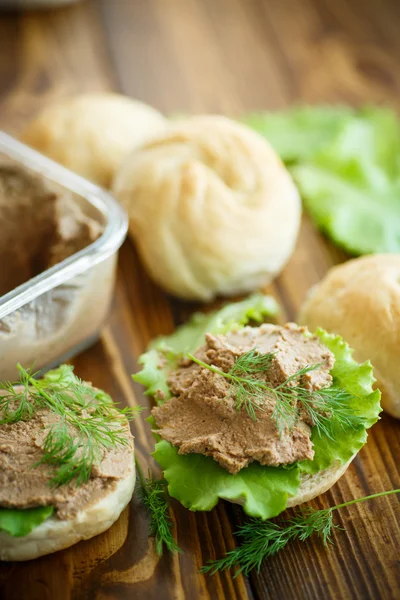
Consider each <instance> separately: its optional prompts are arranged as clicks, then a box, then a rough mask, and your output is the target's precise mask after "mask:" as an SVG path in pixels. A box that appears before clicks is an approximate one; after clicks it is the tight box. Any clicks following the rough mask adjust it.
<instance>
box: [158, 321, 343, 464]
mask: <svg viewBox="0 0 400 600" xmlns="http://www.w3.org/2000/svg"><path fill="white" fill-rule="evenodd" d="M306 332H307V329H306V328H305V327H298V326H297V325H294V324H291V323H289V324H287V325H285V326H283V327H281V326H278V325H272V324H265V325H262V326H261V327H258V328H252V327H245V328H243V329H241V330H239V331H237V332H232V333H229V334H227V335H225V336H224V335H212V334H211V333H208V334H206V338H205V339H206V343H205V345H204V346H202V347H201V348H200V349H199V350H198V351H197V352H196V353H195V356H196V357H197V358H199V359H201V360H202V361H203V362H206V363H207V364H210V365H211V364H212V365H214V366H216V367H218V368H219V369H221V370H222V371H224V372H228V371H229V370H230V369H231V367H232V366H233V364H234V362H235V360H236V359H237V357H239V356H241V355H243V354H244V353H245V352H247V351H249V350H251V349H252V348H256V349H257V351H258V352H259V353H261V354H267V353H274V359H273V361H272V366H271V368H270V369H269V370H268V371H267V372H266V373H263V374H262V376H261V378H262V379H263V380H265V382H266V383H268V384H269V385H270V386H272V387H276V386H277V385H279V384H280V383H283V382H284V381H286V379H287V378H288V377H289V376H291V375H294V374H295V373H297V372H298V371H299V370H300V369H302V368H303V367H305V366H307V365H316V364H321V366H320V367H319V368H318V369H316V370H314V371H311V372H309V373H306V374H305V375H303V376H302V377H301V381H299V382H298V383H299V384H301V385H303V386H304V387H306V388H308V389H310V390H317V389H321V388H322V387H329V386H330V385H331V384H332V377H331V375H330V374H329V371H330V370H331V369H332V367H333V365H334V356H333V354H332V353H331V352H330V351H329V350H328V348H327V347H326V346H324V345H323V344H322V343H321V342H320V341H319V339H318V338H317V337H316V336H309V335H305V334H306ZM168 385H169V388H170V390H171V393H172V394H173V397H172V398H171V399H170V400H168V401H167V402H165V403H164V404H163V405H161V406H158V407H155V408H153V410H152V414H153V416H154V419H155V422H156V424H157V430H155V431H156V432H157V434H158V435H160V436H161V438H163V439H164V440H167V441H168V442H170V443H171V444H172V445H174V446H177V447H178V448H179V453H180V454H189V453H200V454H204V455H205V456H211V457H212V458H213V459H214V460H216V461H217V462H218V463H219V464H220V465H221V466H222V467H223V468H224V469H226V470H227V471H229V472H230V473H238V472H239V471H240V470H241V469H243V468H244V467H246V466H248V465H249V463H251V462H253V461H258V462H259V463H261V464H262V465H272V466H278V465H288V464H291V463H293V462H296V461H299V460H304V459H312V458H313V456H314V451H313V449H312V442H311V439H310V438H311V426H312V424H313V423H312V422H311V421H310V418H309V416H308V415H307V414H305V413H304V411H303V413H302V412H300V418H299V420H298V422H297V424H296V425H295V426H294V427H293V428H292V429H291V430H289V429H288V428H286V429H285V430H284V431H283V432H281V433H279V432H278V430H277V427H276V422H275V421H274V419H273V418H272V413H273V410H274V406H275V399H274V396H273V395H272V394H271V393H268V392H266V393H265V399H264V403H263V410H257V413H256V414H257V420H256V421H254V419H252V418H251V416H249V415H248V414H247V412H246V410H245V408H244V407H242V408H241V409H240V411H238V410H236V408H235V403H234V398H232V397H231V395H230V389H231V388H230V382H229V381H228V380H227V379H226V378H225V377H223V376H222V375H218V374H216V373H213V372H211V371H210V370H209V369H207V368H205V367H201V366H199V365H197V364H196V363H193V362H192V361H191V360H189V359H184V360H183V361H182V362H181V364H180V365H179V368H178V369H177V370H176V371H174V372H173V373H171V375H170V377H169V379H168Z"/></svg>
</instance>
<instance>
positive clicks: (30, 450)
mask: <svg viewBox="0 0 400 600" xmlns="http://www.w3.org/2000/svg"><path fill="white" fill-rule="evenodd" d="M0 418H1V413H0ZM59 419H60V417H59V416H58V415H56V414H55V413H54V412H51V411H49V410H48V409H43V410H40V411H38V412H37V413H36V415H35V416H34V417H33V418H32V419H30V420H29V421H19V422H17V423H14V424H12V425H0V506H1V507H4V508H18V509H19V508H21V509H22V508H32V507H35V506H54V508H55V510H56V515H57V517H58V518H60V519H71V518H73V517H74V516H75V515H76V514H77V512H79V511H81V510H84V509H86V508H87V507H88V506H89V505H91V504H94V503H97V502H98V501H99V500H100V499H101V498H102V497H104V496H106V495H107V494H109V493H110V492H112V491H113V489H114V488H115V486H116V484H117V482H118V480H120V479H123V478H125V477H126V475H127V474H128V473H129V472H130V471H132V469H133V438H132V434H131V432H130V429H129V425H128V424H127V425H126V433H124V436H126V439H127V441H128V443H127V445H124V446H122V445H118V447H116V448H110V449H107V450H103V456H102V460H101V462H100V463H99V464H98V465H95V466H94V467H93V469H92V474H91V478H90V479H89V481H87V482H86V483H84V484H82V485H80V486H77V485H76V482H75V481H72V482H71V483H69V484H66V485H62V486H60V487H51V485H50V482H51V479H52V477H53V476H54V474H55V470H56V468H57V467H55V466H53V465H49V464H42V465H38V464H37V463H38V462H39V461H40V460H41V458H42V457H43V450H42V447H43V443H44V439H45V437H46V433H47V432H48V430H49V427H51V426H52V425H54V424H55V423H56V422H57V421H58V420H59Z"/></svg>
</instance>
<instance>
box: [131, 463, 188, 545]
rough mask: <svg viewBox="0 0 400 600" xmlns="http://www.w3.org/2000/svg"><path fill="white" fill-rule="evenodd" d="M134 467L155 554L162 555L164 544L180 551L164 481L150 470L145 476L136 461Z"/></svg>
mask: <svg viewBox="0 0 400 600" xmlns="http://www.w3.org/2000/svg"><path fill="white" fill-rule="evenodd" d="M136 469H137V473H138V480H139V484H140V487H139V493H138V495H139V498H140V500H141V501H142V502H143V504H144V506H145V507H146V509H147V511H148V513H149V515H150V525H149V535H150V536H152V537H154V542H155V547H156V552H157V554H158V555H159V556H161V555H162V553H163V548H164V546H165V547H166V549H167V550H168V551H169V552H172V553H176V552H181V549H180V548H179V546H178V544H177V543H176V541H175V538H174V536H173V533H172V520H171V517H170V516H169V508H168V502H167V496H166V490H165V487H166V484H165V481H164V480H162V479H155V478H154V476H153V475H152V474H151V473H150V471H149V473H148V477H147V478H145V477H144V475H143V471H142V469H141V467H140V465H139V463H138V461H136Z"/></svg>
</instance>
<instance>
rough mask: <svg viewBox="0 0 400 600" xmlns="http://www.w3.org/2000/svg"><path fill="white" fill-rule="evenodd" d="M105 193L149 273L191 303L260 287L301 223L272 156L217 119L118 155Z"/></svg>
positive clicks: (181, 127) (175, 127)
mask: <svg viewBox="0 0 400 600" xmlns="http://www.w3.org/2000/svg"><path fill="white" fill-rule="evenodd" d="M113 192H114V194H115V195H116V197H117V198H118V199H119V200H120V201H121V203H122V204H123V205H124V206H125V208H126V209H127V211H128V213H129V217H130V232H131V234H132V235H133V237H134V238H135V240H136V244H137V247H138V249H139V253H140V255H141V257H142V259H143V261H144V263H145V265H146V267H147V269H148V270H149V272H150V274H151V276H152V277H153V279H154V280H155V281H156V282H157V283H159V284H160V285H161V286H162V287H164V288H165V289H166V290H167V291H168V292H170V293H172V294H174V295H176V296H179V297H181V298H185V299H189V300H202V301H207V300H211V299H212V298H214V297H215V296H218V295H227V296H229V295H233V294H237V293H242V292H248V291H250V290H252V289H254V288H257V287H260V286H263V285H264V284H267V283H268V282H269V281H270V280H271V279H273V278H274V277H275V276H276V275H277V274H278V273H279V272H280V271H281V269H282V268H283V266H284V265H285V263H286V262H287V260H288V259H289V257H290V255H291V253H292V251H293V248H294V245H295V242H296V238H297V233H298V230H299V224H300V215H301V204H300V198H299V194H298V192H297V189H296V187H295V185H294V183H293V181H292V179H291V177H290V175H289V173H288V172H287V171H286V169H285V167H284V166H283V164H282V162H281V161H280V159H279V157H278V156H277V154H276V153H275V152H274V150H273V149H272V147H271V146H270V145H269V144H268V142H267V141H266V140H265V139H264V138H263V137H261V136H260V135H259V134H257V133H256V132H254V131H252V130H250V129H248V128H247V127H246V126H245V125H242V124H239V123H236V122H234V121H231V120H230V119H227V118H225V117H221V116H213V115H208V116H198V117H192V118H189V119H185V120H181V121H179V122H175V123H173V124H171V126H170V127H169V128H168V129H167V130H166V131H165V132H164V133H162V134H161V135H159V136H157V137H156V138H154V139H152V140H151V141H150V142H147V143H145V144H144V145H143V146H142V147H140V148H139V149H137V150H136V151H135V152H133V153H132V154H131V155H130V156H129V157H128V158H127V159H126V160H125V161H124V162H123V164H122V167H121V169H120V171H119V172H118V174H117V176H116V179H115V182H114V185H113Z"/></svg>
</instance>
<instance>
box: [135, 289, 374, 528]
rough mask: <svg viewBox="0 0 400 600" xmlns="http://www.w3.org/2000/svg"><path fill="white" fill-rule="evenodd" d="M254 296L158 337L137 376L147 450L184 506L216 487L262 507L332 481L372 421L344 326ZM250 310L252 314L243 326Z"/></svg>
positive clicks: (195, 506) (218, 492)
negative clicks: (285, 313) (145, 400)
mask: <svg viewBox="0 0 400 600" xmlns="http://www.w3.org/2000/svg"><path fill="white" fill-rule="evenodd" d="M274 312H276V306H275V304H274V302H273V301H272V299H271V298H267V297H265V296H258V295H257V296H253V297H250V298H248V299H247V300H244V301H243V302H239V303H235V304H230V305H227V306H226V307H224V308H222V309H221V310H220V311H217V312H215V313H212V314H209V315H200V314H198V315H195V316H194V317H193V318H192V320H191V321H190V322H189V323H188V324H187V325H184V326H182V327H180V328H179V329H178V330H177V331H176V332H175V333H174V334H172V335H171V336H168V337H164V338H160V339H158V340H156V341H155V342H154V343H153V344H152V345H151V347H150V349H149V350H148V352H147V353H146V354H144V355H143V356H142V357H141V363H142V365H143V370H142V371H141V372H140V373H138V374H137V375H136V376H135V377H134V378H135V379H136V380H137V381H139V382H141V383H142V384H144V385H145V386H146V388H147V393H148V394H150V395H152V396H154V398H155V400H156V403H157V406H156V407H155V408H154V409H153V411H152V422H153V430H154V433H155V436H156V438H157V440H158V441H157V444H156V448H155V452H154V457H155V459H156V460H157V461H158V463H159V464H160V466H161V467H162V469H163V471H164V477H165V479H166V481H167V482H168V491H169V494H170V495H171V496H172V497H174V498H176V499H178V500H179V501H180V502H181V503H182V504H183V505H184V506H185V507H187V508H189V509H191V510H210V509H212V508H213V507H214V506H215V505H216V504H217V502H218V500H219V498H223V499H227V500H230V501H232V502H236V503H240V504H242V505H243V508H244V510H245V512H246V513H247V514H249V515H251V516H253V517H259V518H261V519H269V518H271V517H274V516H276V515H278V514H279V513H280V512H282V511H283V510H284V509H285V508H286V507H288V506H295V505H297V504H300V503H302V502H306V501H307V500H310V499H311V498H313V497H315V496H317V495H318V494H321V493H323V492H324V491H326V490H327V489H329V488H330V487H331V486H332V485H333V484H334V483H335V482H336V481H337V479H338V478H339V477H340V476H341V475H342V474H343V473H344V472H345V470H346V468H347V467H348V465H349V464H350V462H351V460H352V459H353V458H354V456H355V455H356V454H357V452H358V451H359V450H360V448H361V447H362V446H363V445H364V443H365V441H366V439H367V429H368V428H369V427H370V426H371V425H372V424H373V423H375V422H376V421H377V419H378V415H379V412H380V410H381V409H380V403H379V399H380V392H379V391H378V390H376V391H373V389H372V383H373V381H374V378H373V375H372V367H371V365H370V363H368V362H367V363H364V364H358V363H356V362H355V361H354V360H353V359H352V350H351V349H350V348H349V347H348V345H347V344H346V343H345V342H344V341H343V340H342V338H340V337H338V336H334V335H329V334H327V333H326V332H325V331H323V330H317V331H316V333H315V334H312V333H310V332H309V331H308V330H307V328H305V327H299V326H297V325H295V324H286V325H284V326H279V325H274V324H271V323H262V322H263V321H264V320H265V318H266V317H268V316H271V315H272V314H273V313H274ZM249 322H252V324H254V325H256V324H257V322H258V323H262V324H261V325H258V326H254V327H251V326H248V325H247V323H249Z"/></svg>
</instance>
